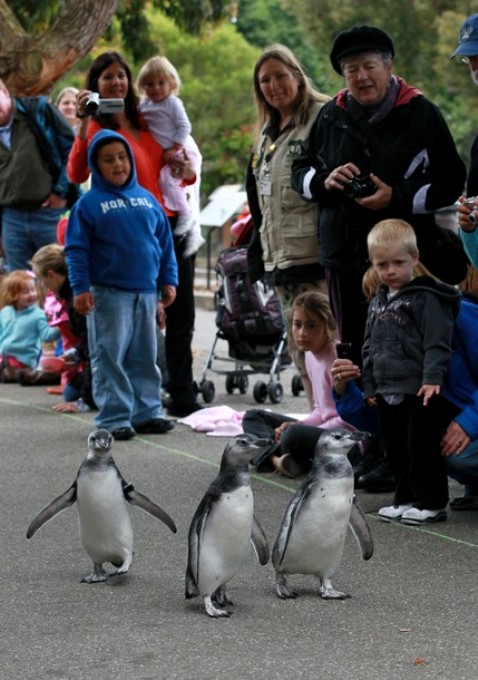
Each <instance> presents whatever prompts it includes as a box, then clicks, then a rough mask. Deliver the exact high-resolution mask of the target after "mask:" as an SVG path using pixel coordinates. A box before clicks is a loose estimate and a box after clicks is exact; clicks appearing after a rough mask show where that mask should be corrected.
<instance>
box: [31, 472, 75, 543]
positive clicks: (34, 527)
mask: <svg viewBox="0 0 478 680" xmlns="http://www.w3.org/2000/svg"><path fill="white" fill-rule="evenodd" d="M75 501H76V481H75V482H73V484H72V485H71V486H70V488H69V489H67V490H66V491H65V493H62V494H61V496H58V497H57V498H55V499H54V500H52V502H51V503H48V505H47V506H46V507H44V508H43V510H40V512H39V513H38V515H37V516H36V517H35V519H34V520H33V521H32V522H31V524H30V526H29V527H28V530H27V538H31V537H32V536H33V535H34V534H36V532H37V531H38V529H40V528H41V527H42V526H43V525H44V524H46V523H47V522H49V521H50V520H51V519H53V518H54V517H56V516H57V515H59V514H60V512H63V511H64V510H66V509H67V508H69V507H70V506H71V505H73V503H74V502H75Z"/></svg>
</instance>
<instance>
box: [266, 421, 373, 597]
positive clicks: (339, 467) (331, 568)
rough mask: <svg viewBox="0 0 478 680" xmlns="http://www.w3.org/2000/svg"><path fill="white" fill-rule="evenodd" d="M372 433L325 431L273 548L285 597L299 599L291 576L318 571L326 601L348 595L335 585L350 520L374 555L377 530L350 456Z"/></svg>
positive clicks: (360, 540) (278, 581)
mask: <svg viewBox="0 0 478 680" xmlns="http://www.w3.org/2000/svg"><path fill="white" fill-rule="evenodd" d="M368 437H369V434H368V433H365V432H350V431H349V430H345V429H341V428H340V429H335V430H327V431H325V432H324V433H323V434H322V435H321V437H320V439H319V441H318V442H317V446H316V449H315V453H314V461H313V464H312V468H311V470H310V472H309V474H308V476H307V478H306V479H305V480H304V482H303V483H302V484H301V486H300V487H299V489H298V490H297V492H296V494H295V495H294V497H293V498H292V500H291V501H290V503H289V505H288V507H287V510H286V512H285V515H284V519H283V520H282V526H281V528H280V531H279V534H278V536H277V539H276V542H275V545H274V549H273V552H272V563H273V565H274V569H275V572H276V586H275V589H276V593H277V595H278V596H279V597H280V598H283V599H285V598H293V597H297V592H296V591H295V590H293V589H292V588H290V587H289V586H288V584H287V580H286V575H287V574H315V575H316V576H317V577H318V578H319V579H320V581H321V588H320V595H321V597H322V598H324V599H344V598H346V597H349V595H347V594H346V593H341V592H339V591H336V590H334V589H333V587H332V583H331V578H332V576H333V575H334V574H335V572H336V571H337V569H338V567H339V565H340V561H341V559H342V553H343V549H344V544H345V536H346V532H347V526H348V525H349V524H350V528H351V530H352V533H353V534H354V536H355V538H356V539H357V542H358V544H359V546H360V549H361V552H362V557H363V559H364V560H368V559H370V558H371V557H372V553H373V539H372V534H371V532H370V527H369V525H368V523H367V520H366V519H365V516H364V515H363V513H362V511H361V510H360V508H359V507H358V505H357V504H356V503H355V500H354V473H353V469H352V466H351V464H350V462H349V460H348V458H347V453H348V451H349V450H350V449H351V447H352V446H353V445H354V444H355V443H356V442H357V441H359V440H362V439H367V438H368Z"/></svg>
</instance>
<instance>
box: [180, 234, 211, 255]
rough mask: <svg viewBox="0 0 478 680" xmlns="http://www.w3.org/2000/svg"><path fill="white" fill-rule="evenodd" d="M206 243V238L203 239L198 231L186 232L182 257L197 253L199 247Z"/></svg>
mask: <svg viewBox="0 0 478 680" xmlns="http://www.w3.org/2000/svg"><path fill="white" fill-rule="evenodd" d="M205 243H206V239H204V238H203V237H202V236H201V234H200V233H198V234H188V236H187V237H186V246H185V248H184V253H183V257H184V258H186V257H191V255H194V254H195V253H197V251H198V250H199V248H200V247H201V246H202V245H204V244H205Z"/></svg>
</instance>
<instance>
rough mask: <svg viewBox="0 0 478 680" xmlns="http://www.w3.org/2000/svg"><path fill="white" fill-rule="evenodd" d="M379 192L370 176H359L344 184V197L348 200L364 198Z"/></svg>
mask: <svg viewBox="0 0 478 680" xmlns="http://www.w3.org/2000/svg"><path fill="white" fill-rule="evenodd" d="M376 191H377V187H376V186H375V184H374V183H373V182H372V180H371V179H370V177H369V176H368V175H357V176H356V177H354V178H353V179H351V180H350V182H347V184H344V196H347V198H364V197H365V196H371V195H372V194H374V193H375V192H376Z"/></svg>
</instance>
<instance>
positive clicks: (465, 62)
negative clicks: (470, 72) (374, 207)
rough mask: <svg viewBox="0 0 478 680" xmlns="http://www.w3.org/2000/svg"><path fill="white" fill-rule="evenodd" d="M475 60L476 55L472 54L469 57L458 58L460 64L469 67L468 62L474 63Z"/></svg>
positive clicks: (477, 58)
mask: <svg viewBox="0 0 478 680" xmlns="http://www.w3.org/2000/svg"><path fill="white" fill-rule="evenodd" d="M476 60H478V54H474V55H473V56H471V57H460V61H461V63H462V64H468V65H469V64H470V62H472V61H476Z"/></svg>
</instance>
